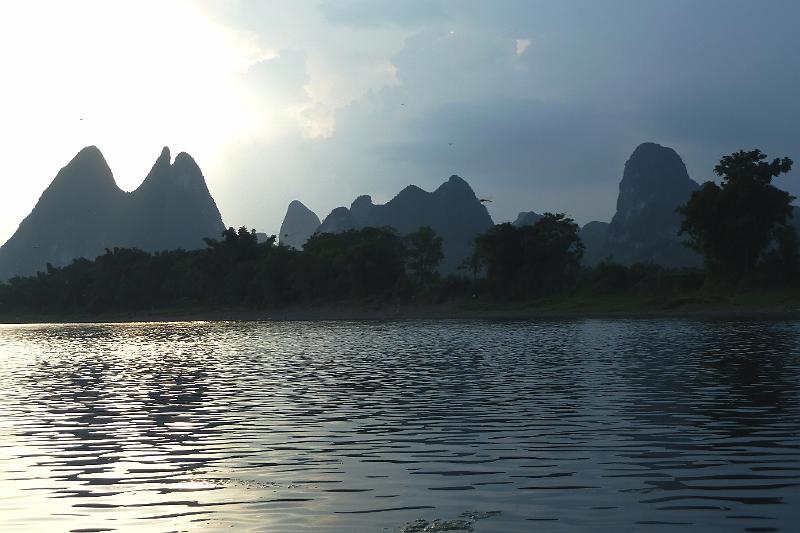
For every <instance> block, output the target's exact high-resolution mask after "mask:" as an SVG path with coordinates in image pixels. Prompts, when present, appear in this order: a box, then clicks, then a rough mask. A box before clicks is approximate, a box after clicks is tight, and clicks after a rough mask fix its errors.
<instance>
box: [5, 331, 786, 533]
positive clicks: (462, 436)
mask: <svg viewBox="0 0 800 533" xmlns="http://www.w3.org/2000/svg"><path fill="white" fill-rule="evenodd" d="M799 392H800V322H797V321H789V322H786V321H781V322H725V321H697V320H653V321H648V320H581V321H564V322H480V321H445V322H442V321H438V322H433V321H431V322H426V321H419V322H414V321H400V322H389V323H377V322H376V323H359V322H336V323H334V322H306V323H303V322H296V323H279V324H270V323H251V324H246V323H245V324H242V323H201V324H194V323H174V324H139V325H52V326H0V393H1V394H0V530H2V531H16V530H20V531H51V530H52V531H69V530H72V531H105V530H133V529H135V530H137V531H141V530H144V531H146V530H152V531H204V530H217V529H231V528H233V529H234V530H237V531H240V530H253V531H276V532H292V531H303V532H305V531H345V532H360V531H390V532H391V531H395V532H399V531H421V530H423V528H424V527H425V525H426V522H427V527H428V529H427V530H432V529H436V528H439V529H441V528H443V527H450V528H456V529H453V530H456V531H459V530H460V531H464V530H467V529H468V528H473V530H474V531H476V532H481V531H485V532H489V531H492V532H505V531H509V532H517V531H519V532H522V531H524V532H531V531H535V532H540V531H542V532H545V531H552V532H558V531H576V532H583V531H608V532H619V531H626V530H627V531H658V532H662V531H664V532H668V531H703V532H707V531H711V532H713V531H726V532H727V531H798V530H799V529H800V394H798V393H799ZM436 518H438V519H440V520H442V521H446V522H437V523H434V522H433V520H434V519H436ZM427 530H426V531H427Z"/></svg>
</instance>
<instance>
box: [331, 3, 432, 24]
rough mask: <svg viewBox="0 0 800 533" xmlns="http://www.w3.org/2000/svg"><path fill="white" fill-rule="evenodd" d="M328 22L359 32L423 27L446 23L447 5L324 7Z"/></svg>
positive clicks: (337, 4) (375, 4) (350, 4)
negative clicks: (433, 23)
mask: <svg viewBox="0 0 800 533" xmlns="http://www.w3.org/2000/svg"><path fill="white" fill-rule="evenodd" d="M320 11H321V12H322V14H323V15H324V17H325V19H326V20H327V21H328V22H330V23H332V24H338V25H343V26H351V27H356V28H374V27H375V26H383V25H394V26H419V25H422V24H429V23H431V22H436V21H440V20H442V19H444V17H445V9H444V3H443V2H441V1H439V0H403V1H402V2H386V1H384V0H344V1H341V0H340V1H335V2H325V3H324V4H322V5H321V6H320Z"/></svg>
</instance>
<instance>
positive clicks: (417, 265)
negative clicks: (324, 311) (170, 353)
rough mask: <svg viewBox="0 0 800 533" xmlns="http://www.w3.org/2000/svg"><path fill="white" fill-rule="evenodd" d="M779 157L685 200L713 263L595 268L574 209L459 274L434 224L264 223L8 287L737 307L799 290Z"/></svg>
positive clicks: (56, 312) (74, 305) (101, 301)
mask: <svg viewBox="0 0 800 533" xmlns="http://www.w3.org/2000/svg"><path fill="white" fill-rule="evenodd" d="M765 159H766V158H765V156H764V155H763V154H761V152H759V151H758V150H754V151H752V152H737V153H736V154H732V155H731V156H726V157H725V158H723V159H722V161H721V162H720V165H718V166H717V167H716V168H715V171H716V172H717V174H719V175H720V176H721V177H722V183H721V185H716V184H714V183H707V184H705V185H704V186H703V187H702V188H701V189H700V190H698V191H697V192H695V193H694V194H693V196H692V197H691V199H690V200H689V201H688V202H687V204H686V205H685V206H682V207H681V208H679V212H680V213H681V214H682V215H683V217H684V221H683V225H682V228H681V231H682V232H683V233H684V234H686V235H687V237H688V245H690V246H692V247H693V248H695V249H696V250H698V251H699V252H700V253H701V254H703V256H704V258H705V263H706V268H704V269H667V268H664V267H661V266H658V265H655V264H635V265H632V266H624V265H620V264H615V263H613V262H610V261H604V262H601V263H600V264H599V265H597V266H595V267H591V268H587V267H584V266H581V257H582V254H583V244H582V243H581V241H580V238H579V236H578V226H577V225H576V224H575V223H574V222H573V221H572V220H571V219H570V218H568V217H566V216H565V215H564V214H551V213H547V214H545V215H544V216H543V217H542V219H541V220H539V221H538V222H537V223H536V224H534V225H531V226H523V227H516V226H513V225H511V224H499V225H497V226H495V227H493V228H491V229H490V230H489V231H488V232H486V233H485V234H483V235H480V236H478V237H477V238H476V240H475V243H474V244H475V245H474V252H473V254H472V255H471V256H470V257H469V258H467V260H466V261H465V262H464V264H463V265H462V268H461V269H460V271H459V273H458V274H454V275H449V276H446V277H442V276H441V275H440V274H439V273H438V271H437V267H438V265H439V263H440V262H441V260H442V258H443V254H442V239H441V238H440V237H439V236H437V235H436V234H435V232H434V231H433V230H431V229H430V228H427V227H426V228H421V229H419V230H418V231H416V232H414V233H412V234H409V235H405V236H401V235H398V234H397V233H396V232H395V231H393V230H392V229H391V228H365V229H361V230H351V231H347V232H344V233H339V234H330V233H323V234H316V235H314V236H312V237H311V238H310V239H309V241H308V242H307V243H306V244H305V246H304V247H303V250H295V249H292V248H288V247H284V246H279V245H277V244H276V242H275V237H274V236H273V237H270V238H269V239H268V240H267V241H266V242H262V243H259V242H258V239H257V237H256V232H255V230H248V229H247V228H245V227H242V228H239V229H238V230H235V229H234V228H229V229H227V230H225V231H224V232H223V234H222V236H221V238H220V239H206V244H207V247H206V248H205V249H202V250H196V251H185V250H175V251H167V252H160V253H155V254H150V253H146V252H143V251H141V250H136V249H120V248H115V249H113V250H107V251H106V253H105V254H104V255H101V256H99V257H97V258H96V259H94V260H91V261H90V260H86V259H78V260H75V261H73V263H72V264H70V265H68V266H64V267H53V266H51V265H48V266H47V270H46V272H40V273H39V274H37V275H36V276H32V277H27V278H14V279H11V280H10V281H9V282H6V283H2V284H0V316H5V317H9V316H22V317H25V316H28V317H34V316H47V315H50V316H73V315H83V316H86V315H91V314H106V315H107V314H109V313H119V312H146V311H152V310H176V309H214V308H253V309H266V308H286V307H288V306H292V305H298V304H300V305H302V304H352V303H354V302H361V303H371V304H381V303H386V302H392V303H394V304H408V305H421V304H433V303H441V302H446V301H447V302H460V303H461V304H462V305H463V306H464V307H465V308H475V307H476V306H483V308H492V307H496V306H498V305H504V306H506V307H508V306H517V305H520V306H521V305H527V306H530V307H534V308H536V307H538V308H540V309H551V310H554V311H557V310H559V309H563V310H564V311H569V310H570V309H572V310H580V309H586V310H596V311H602V310H603V309H605V310H609V311H612V310H619V311H625V310H628V311H641V310H643V309H648V308H653V309H670V308H682V307H692V306H695V307H700V308H702V307H703V306H707V307H714V306H725V305H726V302H727V305H731V304H733V303H734V302H732V300H731V297H730V295H731V294H735V293H738V294H740V295H742V294H750V295H753V296H751V297H750V301H752V304H753V305H756V306H759V305H768V304H769V303H785V302H787V301H788V300H787V295H791V294H796V293H797V291H794V292H793V291H787V290H786V289H787V287H797V286H798V281H799V280H800V268H799V266H798V249H797V237H796V235H795V234H794V231H793V230H792V229H791V227H790V226H789V225H788V221H789V218H790V217H791V207H790V203H791V201H792V199H793V198H792V197H791V196H790V195H789V194H788V193H786V192H785V191H781V190H780V189H777V188H776V187H774V186H773V185H772V184H771V181H772V178H774V177H776V176H778V175H780V174H782V173H785V172H788V171H789V170H790V168H791V164H792V162H791V160H788V159H782V160H777V159H776V160H774V161H772V162H771V163H770V162H766V161H765ZM776 288H781V290H780V292H774V291H775V289H776ZM770 295H771V296H770ZM790 299H791V298H790ZM740 301H742V300H741V298H740ZM744 301H747V298H745V300H744ZM792 301H798V300H797V299H795V300H792Z"/></svg>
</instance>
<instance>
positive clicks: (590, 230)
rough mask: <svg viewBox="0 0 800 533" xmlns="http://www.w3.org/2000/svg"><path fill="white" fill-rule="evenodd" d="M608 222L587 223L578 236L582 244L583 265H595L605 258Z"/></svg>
mask: <svg viewBox="0 0 800 533" xmlns="http://www.w3.org/2000/svg"><path fill="white" fill-rule="evenodd" d="M609 226H610V224H609V223H608V222H598V221H594V222H589V223H588V224H585V225H584V226H583V227H582V228H581V231H580V232H579V233H578V236H579V237H580V238H581V242H583V247H584V248H583V260H582V261H583V263H584V264H586V265H596V264H597V263H599V262H600V261H602V260H603V259H604V258H605V255H603V254H604V253H605V251H606V249H605V245H606V237H607V236H608V227H609Z"/></svg>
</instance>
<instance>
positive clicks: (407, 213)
mask: <svg viewBox="0 0 800 533" xmlns="http://www.w3.org/2000/svg"><path fill="white" fill-rule="evenodd" d="M698 187H699V185H698V184H697V182H695V181H693V180H692V179H691V178H689V175H688V173H687V171H686V166H685V165H684V164H683V161H682V160H681V158H680V156H679V155H678V154H677V153H676V152H675V151H674V150H673V149H671V148H667V147H664V146H661V145H658V144H655V143H643V144H641V145H639V146H638V147H637V148H636V149H635V150H634V152H633V154H632V155H631V156H630V158H629V159H628V161H627V162H626V163H625V169H624V172H623V176H622V181H621V182H620V186H619V197H618V199H617V211H616V214H615V215H614V218H613V219H612V220H611V222H610V223H609V222H599V221H594V222H589V223H588V224H586V225H584V226H583V227H582V228H581V231H580V237H581V240H582V241H583V243H584V246H585V247H586V250H585V254H584V260H583V263H584V264H586V265H590V266H591V265H595V264H597V263H598V262H600V261H601V260H603V259H612V260H614V261H616V262H619V263H623V264H626V265H630V264H633V263H637V262H643V261H652V262H655V263H659V264H662V265H664V266H670V267H680V266H699V265H700V264H701V262H702V260H701V257H700V256H699V255H698V254H696V253H695V252H693V251H692V250H690V249H688V248H686V247H685V246H684V245H683V244H682V243H681V240H682V239H681V237H679V236H678V230H679V229H680V216H679V215H678V213H676V212H675V209H676V208H677V207H678V206H679V205H682V204H684V203H686V202H687V201H688V200H689V197H690V196H691V194H692V192H693V191H694V190H696V189H697V188H698ZM301 205H302V204H301ZM290 211H291V206H290ZM540 218H542V215H541V214H540V213H536V212H534V211H527V212H521V213H519V215H518V216H517V219H516V220H515V221H514V222H513V224H514V225H515V226H525V225H532V224H535V223H536V222H537V221H538V220H539V219H540ZM493 224H494V222H493V221H492V220H491V217H489V214H488V212H487V211H486V209H485V208H484V207H483V205H482V204H481V203H480V201H479V200H478V198H477V197H476V196H475V193H474V192H473V191H472V189H471V188H470V186H469V185H468V184H467V182H466V181H464V180H463V179H462V178H460V177H458V176H451V177H450V179H449V180H448V181H447V182H446V183H445V184H443V185H442V186H441V187H439V189H437V190H436V191H434V192H433V193H426V192H425V191H423V190H422V189H420V188H419V187H415V186H413V185H412V186H409V187H407V188H406V189H404V190H403V191H401V192H400V193H399V194H398V195H397V196H395V197H394V198H393V199H392V200H390V201H389V202H387V203H386V204H385V205H374V204H373V203H372V200H371V198H370V197H369V196H360V197H359V198H357V199H356V200H355V201H354V202H353V204H352V205H351V206H350V208H349V209H348V208H345V207H338V208H336V209H334V210H333V211H332V212H331V213H330V214H329V215H328V216H327V217H326V218H325V220H324V221H323V223H322V224H321V225H320V226H319V228H318V229H317V231H318V232H333V233H336V232H342V231H346V230H348V229H357V228H362V227H366V226H391V227H394V228H395V229H397V230H398V231H399V232H400V233H401V234H405V233H410V232H412V231H415V230H417V229H418V228H419V227H421V226H431V227H432V228H433V229H434V230H436V232H437V233H439V234H440V235H442V236H443V238H444V253H445V261H444V262H443V265H442V268H441V270H442V272H452V271H453V270H454V269H455V268H457V267H458V265H459V264H460V263H461V261H463V259H464V258H465V257H466V256H467V255H468V254H469V252H470V250H471V248H470V247H471V243H472V239H474V237H475V236H476V235H478V234H479V233H483V232H484V231H486V230H487V229H488V228H489V227H491V226H492V225H493ZM284 225H286V226H287V227H290V226H291V224H290V223H289V221H288V219H287V220H285V221H284ZM304 232H305V233H303V234H304V235H305V234H308V235H311V233H308V226H306V228H305V229H304ZM297 233H299V232H297ZM312 233H313V232H312ZM293 245H294V246H295V247H298V245H297V243H295V244H293Z"/></svg>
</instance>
